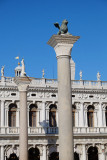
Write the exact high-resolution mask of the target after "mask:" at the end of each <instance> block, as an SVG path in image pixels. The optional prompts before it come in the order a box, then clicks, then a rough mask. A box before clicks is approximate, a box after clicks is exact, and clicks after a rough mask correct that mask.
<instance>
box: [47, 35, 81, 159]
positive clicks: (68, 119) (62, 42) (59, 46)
mask: <svg viewBox="0 0 107 160" xmlns="http://www.w3.org/2000/svg"><path fill="white" fill-rule="evenodd" d="M78 38H79V37H77V36H72V35H53V36H52V37H51V39H50V40H49V41H48V44H49V45H50V46H52V47H53V48H54V50H55V52H56V57H57V65H58V68H57V70H58V116H59V159H60V160H74V144H73V126H72V101H71V95H72V92H71V69H70V58H71V49H72V47H73V44H74V43H75V42H76V41H77V40H78Z"/></svg>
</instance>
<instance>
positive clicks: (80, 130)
mask: <svg viewBox="0 0 107 160" xmlns="http://www.w3.org/2000/svg"><path fill="white" fill-rule="evenodd" d="M73 131H74V136H75V135H77V134H88V133H89V134H97V133H98V134H107V127H74V128H73ZM8 134H12V135H16V134H19V127H0V135H8ZM28 134H29V135H48V134H58V127H45V128H42V127H28Z"/></svg>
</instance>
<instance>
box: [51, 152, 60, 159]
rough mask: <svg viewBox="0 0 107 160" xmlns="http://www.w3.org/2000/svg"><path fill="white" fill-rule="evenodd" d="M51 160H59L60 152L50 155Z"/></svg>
mask: <svg viewBox="0 0 107 160" xmlns="http://www.w3.org/2000/svg"><path fill="white" fill-rule="evenodd" d="M49 160H59V153H58V152H52V153H51V154H50V157H49Z"/></svg>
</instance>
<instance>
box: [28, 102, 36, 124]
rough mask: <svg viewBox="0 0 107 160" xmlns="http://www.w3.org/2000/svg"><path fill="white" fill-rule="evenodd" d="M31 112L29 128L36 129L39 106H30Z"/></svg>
mask: <svg viewBox="0 0 107 160" xmlns="http://www.w3.org/2000/svg"><path fill="white" fill-rule="evenodd" d="M29 108H30V111H29V126H30V127H36V125H37V106H36V105H34V104H31V105H30V107H29Z"/></svg>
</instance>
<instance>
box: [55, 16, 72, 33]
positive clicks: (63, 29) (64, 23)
mask: <svg viewBox="0 0 107 160" xmlns="http://www.w3.org/2000/svg"><path fill="white" fill-rule="evenodd" d="M67 24H68V21H67V20H66V19H64V20H63V21H62V24H61V26H60V25H59V23H58V22H56V23H54V25H55V27H56V28H58V29H59V32H58V33H57V34H58V35H60V34H70V33H68V27H67Z"/></svg>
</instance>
